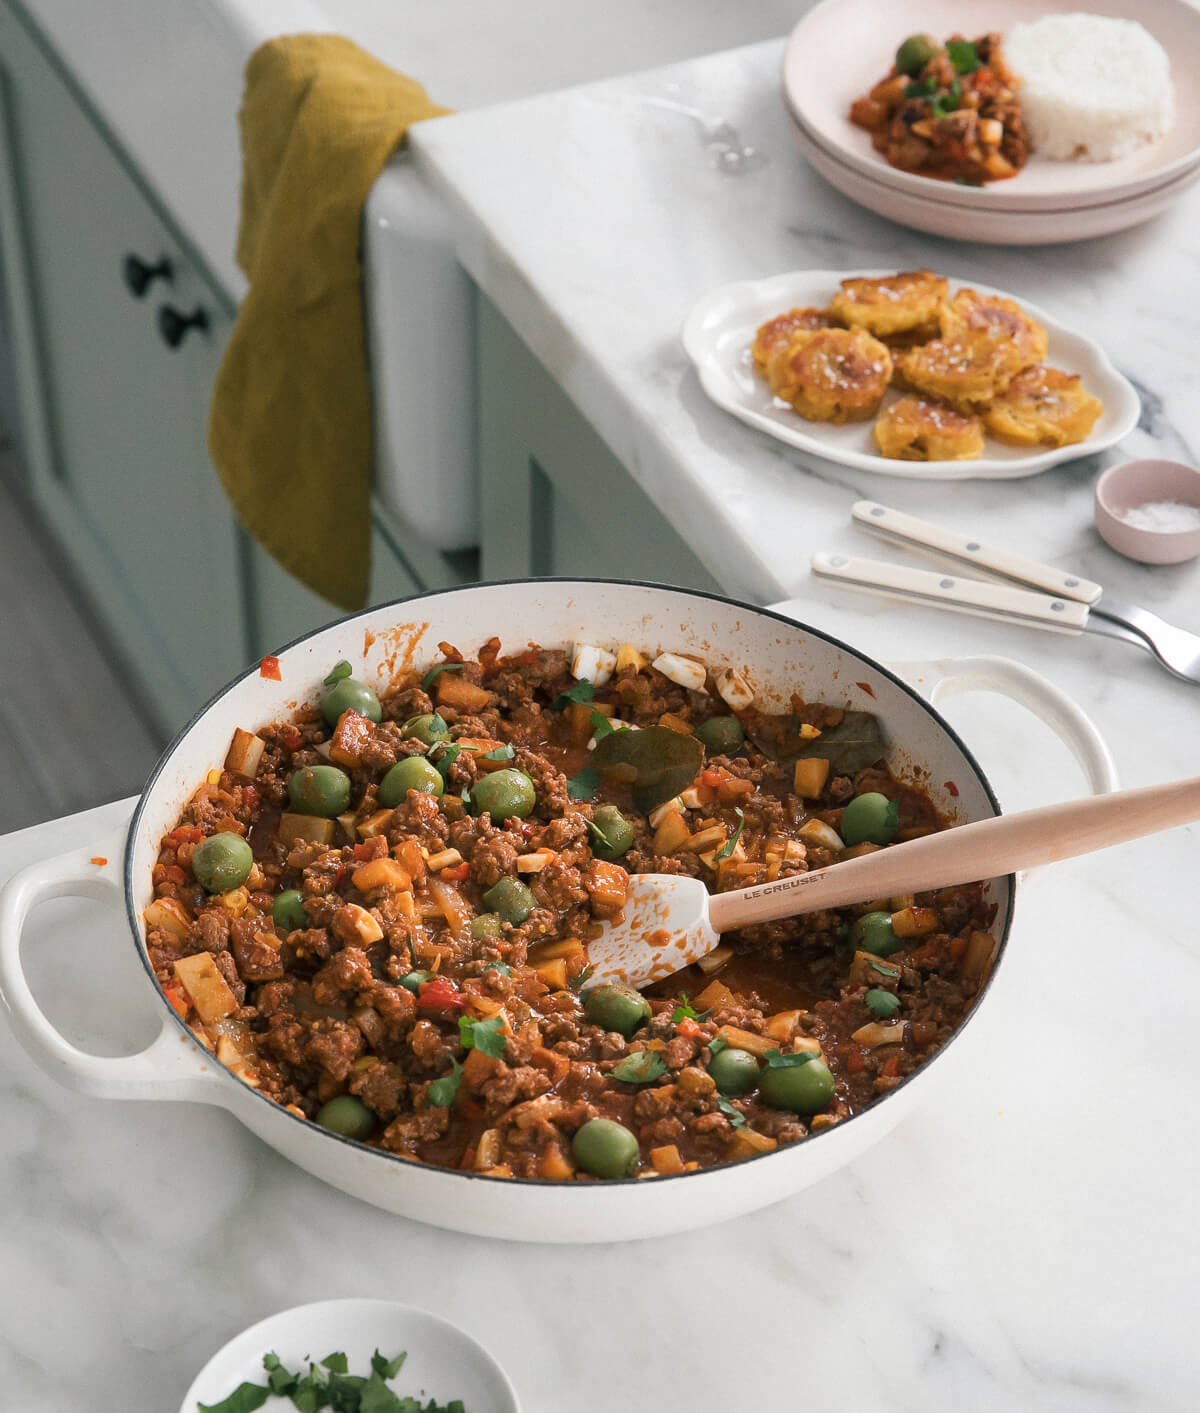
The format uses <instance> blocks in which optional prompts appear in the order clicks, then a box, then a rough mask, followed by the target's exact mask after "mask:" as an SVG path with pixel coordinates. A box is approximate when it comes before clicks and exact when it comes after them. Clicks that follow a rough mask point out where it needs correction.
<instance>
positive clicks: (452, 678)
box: [437, 672, 492, 713]
mask: <svg viewBox="0 0 1200 1413" xmlns="http://www.w3.org/2000/svg"><path fill="white" fill-rule="evenodd" d="M437 700H438V706H451V707H454V708H455V709H456V710H458V711H465V712H470V713H474V712H478V711H482V710H483V709H484V707H485V706H487V705H488V703H489V702H490V701H491V700H492V694H491V692H489V691H487V690H486V688H484V687H477V686H476V685H475V683H474V682H466V681H464V680H463V676H462V673H460V672H442V673H440V674H439V675H438V679H437Z"/></svg>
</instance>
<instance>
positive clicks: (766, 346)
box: [750, 308, 833, 373]
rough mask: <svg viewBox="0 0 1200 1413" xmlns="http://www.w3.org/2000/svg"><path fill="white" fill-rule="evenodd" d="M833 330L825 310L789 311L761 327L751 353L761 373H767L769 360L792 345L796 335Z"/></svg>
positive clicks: (831, 322) (777, 315)
mask: <svg viewBox="0 0 1200 1413" xmlns="http://www.w3.org/2000/svg"><path fill="white" fill-rule="evenodd" d="M831 328H833V320H832V319H831V318H830V317H829V315H828V313H827V312H826V311H825V310H824V309H811V308H808V309H789V310H788V312H787V313H786V314H776V316H775V317H774V319H768V320H767V322H766V323H765V324H761V325H760V326H759V329H758V332H757V333H756V334H755V335H754V343H753V345H752V347H751V349H750V351H751V353H753V355H754V362H755V364H756V366H757V367H758V369H759V371H760V372H763V373H765V370H766V366H767V359H768V358H770V356H771V354H772V353H773V352H774V351H775V349H777V348H779V347H781V346H782V345H786V344H788V343H790V342H791V339H792V336H793V335H794V334H798V333H816V331H817V330H818V329H831Z"/></svg>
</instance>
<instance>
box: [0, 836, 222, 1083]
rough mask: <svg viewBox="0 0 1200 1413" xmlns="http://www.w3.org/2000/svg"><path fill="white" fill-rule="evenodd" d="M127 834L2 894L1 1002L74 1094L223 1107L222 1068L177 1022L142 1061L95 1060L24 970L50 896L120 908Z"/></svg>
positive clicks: (32, 873) (29, 1049)
mask: <svg viewBox="0 0 1200 1413" xmlns="http://www.w3.org/2000/svg"><path fill="white" fill-rule="evenodd" d="M124 851H125V830H124V828H122V829H121V830H120V832H117V833H113V834H109V835H106V836H103V837H101V838H100V839H98V840H97V841H96V842H95V843H93V844H92V845H90V846H88V847H84V848H80V849H72V850H71V852H70V853H66V854H60V855H59V856H58V857H57V858H53V859H44V860H42V861H41V862H40V863H35V864H30V866H29V867H28V868H25V869H22V870H21V872H20V873H17V874H14V875H13V877H12V878H10V879H9V881H8V882H7V883H6V884H5V886H4V888H3V889H2V890H0V1003H2V1005H3V1009H4V1011H5V1012H6V1014H7V1015H8V1019H9V1022H10V1024H11V1026H12V1029H13V1034H14V1035H15V1036H16V1037H17V1039H18V1041H20V1043H21V1046H22V1048H23V1049H24V1050H25V1052H26V1054H28V1056H29V1057H30V1059H31V1060H33V1061H34V1062H35V1063H36V1064H37V1065H39V1066H40V1067H41V1068H42V1069H43V1070H45V1072H46V1073H47V1074H48V1075H49V1076H50V1077H51V1078H52V1079H56V1080H57V1081H58V1082H59V1083H60V1084H62V1085H65V1086H66V1087H67V1088H68V1089H76V1090H78V1091H79V1092H80V1093H82V1094H91V1095H94V1096H96V1097H97V1098H100V1099H191V1100H207V1101H209V1102H213V1103H219V1102H220V1100H219V1095H218V1092H217V1091H218V1086H217V1085H216V1084H215V1080H216V1078H217V1074H216V1070H217V1066H216V1064H215V1062H214V1061H213V1060H212V1057H211V1056H209V1055H208V1054H207V1052H206V1051H204V1050H203V1049H202V1048H201V1047H200V1046H199V1045H198V1044H197V1043H196V1041H194V1040H193V1039H192V1038H191V1037H190V1036H189V1035H187V1034H185V1033H184V1032H183V1031H182V1030H181V1029H180V1027H179V1026H177V1025H176V1024H175V1023H174V1022H173V1021H172V1019H171V1018H170V1016H166V1017H164V1018H163V1024H162V1028H161V1030H160V1031H159V1033H158V1035H157V1036H156V1037H155V1038H154V1040H152V1041H151V1042H150V1044H149V1045H148V1046H147V1047H146V1048H145V1049H144V1050H141V1051H139V1052H138V1053H137V1054H136V1055H121V1056H113V1057H109V1056H103V1055H89V1054H88V1053H87V1051H85V1050H80V1049H79V1048H78V1047H76V1046H75V1045H72V1044H71V1043H70V1041H68V1040H66V1039H65V1038H64V1037H63V1036H62V1035H61V1034H60V1033H59V1032H58V1031H57V1030H56V1029H55V1027H54V1026H53V1025H52V1024H51V1023H50V1021H49V1020H48V1019H47V1018H46V1016H45V1014H44V1013H43V1011H42V1009H41V1007H40V1006H39V1005H38V1003H37V1001H36V1000H35V998H34V995H33V992H32V991H31V990H30V989H29V983H28V981H27V980H26V979H25V973H24V970H23V969H22V966H21V934H22V932H23V931H24V928H25V920H26V918H27V917H28V916H29V913H30V912H31V911H32V909H33V908H35V907H36V906H37V905H38V904H39V903H44V902H46V901H47V900H48V899H50V898H60V897H78V898H96V899H98V900H99V901H100V902H102V903H106V904H108V903H116V904H118V906H119V905H120V903H121V901H122V898H123V889H122V885H121V858H122V856H123V854H124Z"/></svg>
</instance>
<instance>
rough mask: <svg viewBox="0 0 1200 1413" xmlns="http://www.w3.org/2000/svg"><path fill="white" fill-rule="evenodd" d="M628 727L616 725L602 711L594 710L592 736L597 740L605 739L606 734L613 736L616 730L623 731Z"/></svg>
mask: <svg viewBox="0 0 1200 1413" xmlns="http://www.w3.org/2000/svg"><path fill="white" fill-rule="evenodd" d="M626 729H627V728H626V727H622V726H614V725H613V724H612V722H611V721H609V719H608V717H607V716H605V715H604V713H603V712H602V711H594V712H592V736H593V737H594V738H595V739H596V740H597V741H603V740H604V738H605V736H611V735H612V733H613V732H614V731H623V730H626Z"/></svg>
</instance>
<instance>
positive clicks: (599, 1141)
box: [571, 1119, 639, 1178]
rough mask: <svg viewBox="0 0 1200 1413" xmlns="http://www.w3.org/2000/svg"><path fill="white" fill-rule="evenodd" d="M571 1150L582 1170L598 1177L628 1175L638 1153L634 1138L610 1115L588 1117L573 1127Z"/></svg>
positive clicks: (636, 1159) (636, 1161) (636, 1162)
mask: <svg viewBox="0 0 1200 1413" xmlns="http://www.w3.org/2000/svg"><path fill="white" fill-rule="evenodd" d="M571 1151H572V1152H573V1153H574V1154H575V1160H576V1162H577V1163H578V1164H579V1166H580V1167H581V1168H582V1169H583V1170H584V1172H585V1173H591V1174H592V1176H593V1177H599V1178H621V1177H628V1176H629V1174H630V1173H631V1172H632V1171H633V1170H634V1168H636V1167H637V1164H638V1157H639V1150H638V1141H637V1139H636V1138H635V1137H634V1135H633V1134H632V1133H630V1131H629V1130H628V1129H627V1128H626V1127H625V1125H624V1124H619V1123H616V1122H615V1121H614V1120H612V1119H588V1121H587V1123H585V1124H584V1125H583V1127H582V1128H580V1129H577V1130H576V1132H575V1137H574V1138H573V1139H572V1140H571Z"/></svg>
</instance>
